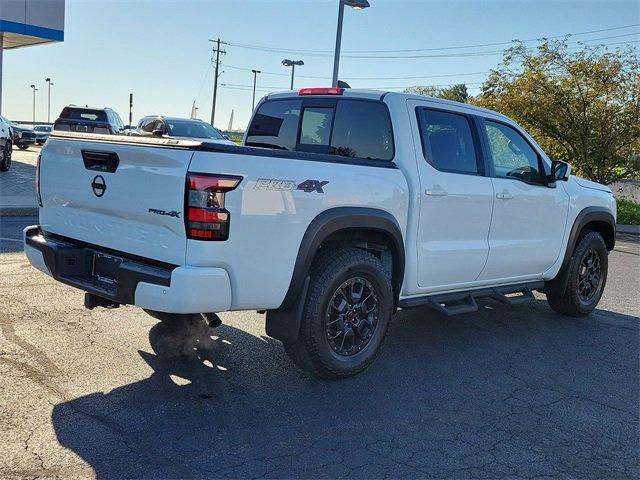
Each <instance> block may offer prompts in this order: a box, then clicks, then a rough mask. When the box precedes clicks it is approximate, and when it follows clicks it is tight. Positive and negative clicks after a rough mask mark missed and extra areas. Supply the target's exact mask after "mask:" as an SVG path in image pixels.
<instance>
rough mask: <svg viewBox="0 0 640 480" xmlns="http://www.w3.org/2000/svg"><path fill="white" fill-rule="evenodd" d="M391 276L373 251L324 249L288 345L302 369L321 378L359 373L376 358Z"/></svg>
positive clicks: (387, 317) (390, 304) (390, 294)
mask: <svg viewBox="0 0 640 480" xmlns="http://www.w3.org/2000/svg"><path fill="white" fill-rule="evenodd" d="M392 307H393V291H392V286H391V275H390V273H389V272H388V271H387V270H386V269H385V268H384V266H383V264H382V262H381V261H380V260H379V259H378V258H377V257H376V256H375V255H373V254H372V253H370V252H367V251H364V250H360V249H357V248H342V249H338V250H331V251H328V252H325V253H322V254H321V255H320V256H319V258H318V259H317V260H316V261H315V262H314V265H313V267H312V270H311V282H310V284H309V293H308V296H307V299H306V303H305V308H304V311H303V317H302V324H301V326H300V332H299V336H298V340H297V341H296V342H294V343H289V344H285V350H286V352H287V354H288V355H289V357H290V358H291V359H292V360H293V361H294V363H296V364H297V365H298V366H299V367H301V368H303V369H304V370H307V371H309V372H311V373H313V374H314V375H315V376H318V377H322V378H343V377H348V376H351V375H355V374H357V373H359V372H361V371H362V370H364V369H365V368H367V366H369V364H370V363H371V362H372V361H373V360H374V358H375V357H376V355H377V353H378V351H379V350H380V347H381V346H382V343H383V341H384V337H385V335H386V332H387V326H388V324H389V320H390V318H391V314H392Z"/></svg>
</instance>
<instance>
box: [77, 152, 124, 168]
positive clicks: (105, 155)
mask: <svg viewBox="0 0 640 480" xmlns="http://www.w3.org/2000/svg"><path fill="white" fill-rule="evenodd" d="M82 160H83V161H84V168H86V169H87V170H96V171H98V172H109V173H113V172H115V171H116V170H117V169H118V165H119V164H120V159H119V158H118V154H117V153H115V152H99V151H96V150H82Z"/></svg>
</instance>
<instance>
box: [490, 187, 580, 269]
mask: <svg viewBox="0 0 640 480" xmlns="http://www.w3.org/2000/svg"><path fill="white" fill-rule="evenodd" d="M491 181H492V182H493V187H494V190H495V192H496V195H508V196H510V197H512V198H508V199H501V198H497V196H496V200H495V202H494V207H493V215H492V218H491V233H490V234H489V258H488V259H487V265H486V267H485V269H484V271H483V272H482V274H481V275H480V277H479V280H501V279H522V278H540V276H541V275H542V273H543V272H544V271H545V270H547V269H548V268H549V267H550V266H551V265H553V263H554V262H555V261H556V259H557V258H558V255H560V250H561V248H562V243H563V241H564V233H565V231H566V224H567V212H568V207H569V196H568V195H567V194H566V192H565V190H564V188H562V187H561V186H557V187H556V188H549V187H546V186H542V185H530V184H528V183H524V182H522V181H520V180H515V179H507V178H492V179H491Z"/></svg>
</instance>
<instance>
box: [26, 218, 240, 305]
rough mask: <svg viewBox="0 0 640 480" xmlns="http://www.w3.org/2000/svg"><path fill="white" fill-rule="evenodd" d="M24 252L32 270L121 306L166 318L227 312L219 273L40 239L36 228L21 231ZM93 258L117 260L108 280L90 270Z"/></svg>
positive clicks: (226, 290) (227, 292)
mask: <svg viewBox="0 0 640 480" xmlns="http://www.w3.org/2000/svg"><path fill="white" fill-rule="evenodd" d="M24 251H25V254H26V255H27V258H28V259H29V262H30V263H31V265H33V266H34V267H35V268H37V269H38V270H40V271H42V272H44V273H46V274H47V275H50V276H51V277H53V278H55V279H56V280H58V281H59V282H62V283H65V284H67V285H71V286H72V287H76V288H79V289H81V290H84V291H85V292H89V293H92V294H94V295H97V296H99V297H102V298H106V299H108V300H111V301H114V302H117V303H120V304H124V305H127V304H128V305H136V306H139V307H142V308H146V309H149V310H156V311H159V312H167V313H205V312H224V311H226V310H229V309H230V307H231V284H230V281H229V275H228V274H227V272H226V270H224V269H222V268H209V267H191V266H181V267H175V266H169V265H158V264H155V263H153V262H151V261H148V260H147V261H145V259H140V258H135V259H133V258H129V257H128V256H126V255H125V254H122V255H120V254H119V253H118V252H112V251H105V250H103V249H101V248H100V247H96V246H92V245H85V244H81V243H80V242H74V241H73V240H68V239H64V240H62V239H58V238H52V237H50V236H45V235H43V233H42V232H41V231H40V228H39V227H38V226H31V227H27V228H25V229H24ZM96 254H107V255H110V256H114V257H118V260H119V261H120V262H119V263H118V265H117V268H115V269H114V271H112V272H110V273H111V277H112V279H106V278H102V277H101V276H100V275H99V274H96V272H95V271H94V268H95V267H94V258H95V255H96ZM98 273H99V272H98Z"/></svg>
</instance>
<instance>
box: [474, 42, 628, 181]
mask: <svg viewBox="0 0 640 480" xmlns="http://www.w3.org/2000/svg"><path fill="white" fill-rule="evenodd" d="M639 72H640V59H639V57H638V55H637V53H635V52H634V51H633V50H631V49H628V50H616V51H614V52H611V51H608V50H605V49H604V47H602V46H595V47H592V46H584V47H583V48H582V49H581V50H579V51H570V50H569V49H568V47H567V40H566V39H565V40H562V41H556V42H549V41H545V42H544V43H542V44H541V45H539V46H538V48H537V50H531V49H529V48H527V47H525V46H524V45H523V44H522V43H519V44H516V46H514V47H513V48H511V49H509V50H507V51H506V52H505V56H504V59H503V61H502V64H501V65H500V66H499V67H498V68H497V69H496V70H493V71H492V73H491V74H490V76H489V77H488V79H487V80H486V82H485V83H484V85H483V86H482V93H481V94H480V95H479V96H478V97H476V98H474V99H472V101H473V103H476V104H479V105H480V106H483V107H487V108H490V109H493V110H497V111H499V112H502V113H504V114H505V115H507V116H509V117H511V118H513V119H515V120H516V121H517V122H519V123H520V124H521V125H522V126H523V127H524V128H525V129H527V130H528V131H529V132H530V133H531V134H532V135H533V136H534V137H535V138H536V140H537V141H538V142H539V143H540V145H541V146H542V147H543V149H544V150H545V151H546V152H547V154H549V156H551V157H552V158H554V159H558V160H564V161H566V162H569V163H570V164H571V165H572V167H573V168H574V170H576V172H577V173H578V174H580V175H583V176H585V177H587V178H589V179H590V180H594V181H597V182H601V183H605V184H608V183H612V182H615V181H618V180H622V179H627V178H637V177H638V175H639V174H640V73H639Z"/></svg>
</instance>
